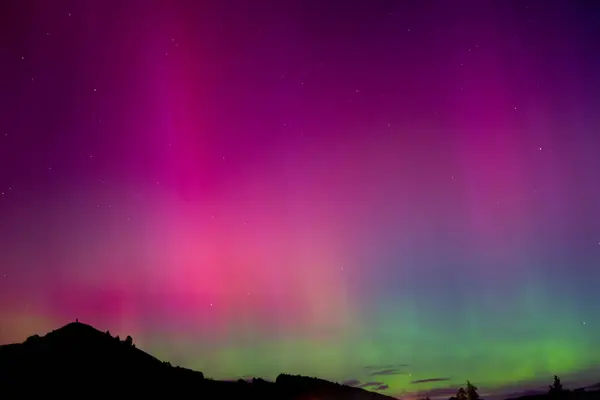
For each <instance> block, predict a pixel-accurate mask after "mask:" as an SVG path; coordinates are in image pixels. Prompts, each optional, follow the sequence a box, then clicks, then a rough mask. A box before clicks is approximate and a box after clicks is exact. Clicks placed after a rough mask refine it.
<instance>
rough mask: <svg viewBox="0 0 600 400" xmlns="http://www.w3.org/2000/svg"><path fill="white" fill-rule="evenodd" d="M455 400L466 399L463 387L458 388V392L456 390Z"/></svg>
mask: <svg viewBox="0 0 600 400" xmlns="http://www.w3.org/2000/svg"><path fill="white" fill-rule="evenodd" d="M456 400H467V391H466V390H465V389H463V388H460V389H458V392H456Z"/></svg>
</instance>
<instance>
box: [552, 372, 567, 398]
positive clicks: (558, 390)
mask: <svg viewBox="0 0 600 400" xmlns="http://www.w3.org/2000/svg"><path fill="white" fill-rule="evenodd" d="M562 393H564V390H563V385H562V383H560V378H559V377H558V376H556V375H554V382H553V383H552V385H550V390H549V391H548V394H549V395H551V396H557V395H560V394H562Z"/></svg>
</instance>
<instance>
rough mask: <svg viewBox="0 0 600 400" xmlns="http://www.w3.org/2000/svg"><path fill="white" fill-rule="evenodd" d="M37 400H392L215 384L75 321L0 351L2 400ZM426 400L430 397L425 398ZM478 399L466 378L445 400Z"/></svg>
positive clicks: (547, 397)
mask: <svg viewBox="0 0 600 400" xmlns="http://www.w3.org/2000/svg"><path fill="white" fill-rule="evenodd" d="M599 389H600V383H597V384H594V385H589V386H587V387H585V388H578V389H575V390H567V389H564V388H563V386H562V384H561V382H560V379H559V378H558V376H554V383H553V384H552V385H550V386H549V390H548V391H547V392H545V393H543V392H542V393H540V392H537V393H531V392H529V393H522V394H521V396H518V395H517V396H515V395H513V396H512V397H510V400H600V390H599ZM34 396H35V397H38V396H46V397H50V396H51V397H58V398H63V399H64V398H88V397H95V396H105V397H109V398H115V397H116V398H121V397H124V396H134V397H135V398H139V397H141V396H153V397H157V396H160V397H165V398H170V399H173V398H199V399H261V400H270V399H272V400H275V399H277V400H309V399H311V400H313V399H320V400H348V399H354V400H386V399H388V400H391V399H393V398H392V397H389V396H385V395H383V394H380V393H375V392H370V391H368V390H366V389H363V388H358V387H353V386H347V385H342V384H339V383H334V382H329V381H326V380H323V379H319V378H312V377H306V376H299V375H289V374H280V375H279V376H278V377H277V379H276V380H275V382H268V381H265V380H263V379H261V378H253V379H252V382H248V381H245V380H242V379H240V380H238V381H237V382H234V381H217V380H212V379H205V377H204V375H203V373H202V372H199V371H194V370H191V369H187V368H182V367H173V366H171V364H170V363H169V362H163V361H161V360H159V359H157V358H156V357H154V356H152V355H150V354H148V353H146V352H144V351H142V350H140V349H138V348H137V347H136V346H135V344H134V342H133V338H132V337H131V336H127V337H126V338H125V339H124V340H121V339H120V337H119V336H116V337H113V336H112V335H111V334H110V332H108V331H107V332H101V331H99V330H97V329H96V328H94V327H93V326H91V325H87V324H84V323H81V322H79V321H78V320H77V321H76V322H73V323H69V324H67V325H65V326H63V327H61V328H59V329H56V330H54V331H52V332H49V333H48V334H46V335H44V336H39V335H33V336H30V337H28V338H27V339H26V340H25V341H24V342H23V343H16V344H8V345H3V346H0V399H23V398H33V397H34ZM425 399H428V397H426V398H425ZM461 399H462V400H482V399H481V398H480V397H479V394H477V387H475V386H474V385H472V384H471V383H470V382H469V381H467V385H466V389H465V388H459V389H458V391H457V394H456V396H454V397H451V399H450V400H461Z"/></svg>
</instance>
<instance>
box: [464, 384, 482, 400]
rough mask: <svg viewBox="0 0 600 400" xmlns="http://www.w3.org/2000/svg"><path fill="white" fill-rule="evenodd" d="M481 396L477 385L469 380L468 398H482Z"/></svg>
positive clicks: (470, 399) (474, 399) (472, 399)
mask: <svg viewBox="0 0 600 400" xmlns="http://www.w3.org/2000/svg"><path fill="white" fill-rule="evenodd" d="M480 399H481V397H480V396H479V393H477V386H475V385H473V384H472V383H471V382H469V381H467V400H480Z"/></svg>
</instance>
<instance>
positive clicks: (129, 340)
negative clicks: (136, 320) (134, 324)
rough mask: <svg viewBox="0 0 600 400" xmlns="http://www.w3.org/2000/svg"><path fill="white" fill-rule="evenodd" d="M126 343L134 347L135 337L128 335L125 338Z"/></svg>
mask: <svg viewBox="0 0 600 400" xmlns="http://www.w3.org/2000/svg"><path fill="white" fill-rule="evenodd" d="M125 344H126V345H127V346H131V347H133V338H132V337H131V336H127V337H126V338H125Z"/></svg>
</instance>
